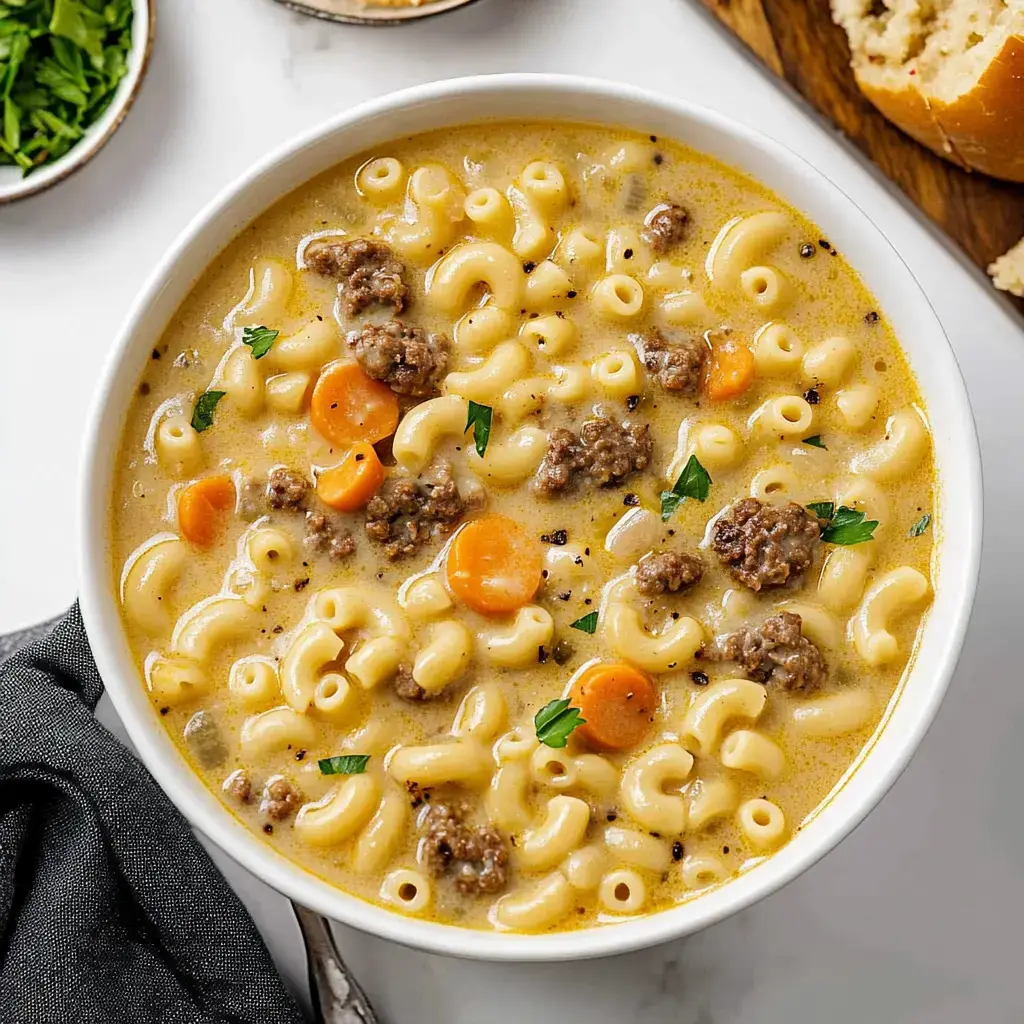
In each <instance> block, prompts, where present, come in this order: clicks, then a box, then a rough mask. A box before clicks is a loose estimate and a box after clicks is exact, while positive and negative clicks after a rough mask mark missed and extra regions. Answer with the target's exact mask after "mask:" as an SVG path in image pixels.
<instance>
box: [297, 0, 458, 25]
mask: <svg viewBox="0 0 1024 1024" xmlns="http://www.w3.org/2000/svg"><path fill="white" fill-rule="evenodd" d="M278 2H279V3H281V4H283V5H284V6H285V7H287V8H288V9H289V10H291V11H295V12H296V14H304V15H306V16H307V17H309V18H319V19H320V20H321V21H333V22H335V23H336V24H339V25H360V26H362V27H364V28H400V27H401V26H402V25H415V24H417V23H419V22H421V21H423V20H424V19H426V18H436V17H437V16H438V15H439V14H452V13H454V12H455V11H461V10H462V9H463V8H464V7H469V6H470V4H474V3H476V2H477V0H432V2H429V3H426V4H424V5H422V6H420V7H380V8H374V7H372V6H366V5H363V6H362V7H361V8H360V12H361V13H358V14H357V13H356V12H355V11H344V12H343V11H331V10H328V9H327V8H326V7H315V6H314V5H313V4H311V3H308V2H303V0H278Z"/></svg>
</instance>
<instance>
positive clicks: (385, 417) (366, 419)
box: [309, 361, 398, 448]
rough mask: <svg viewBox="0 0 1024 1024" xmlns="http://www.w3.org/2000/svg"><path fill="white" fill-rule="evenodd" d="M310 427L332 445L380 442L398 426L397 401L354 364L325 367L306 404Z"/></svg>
mask: <svg viewBox="0 0 1024 1024" xmlns="http://www.w3.org/2000/svg"><path fill="white" fill-rule="evenodd" d="M309 418H310V421H311V422H312V424H313V426H314V427H316V429H317V430H318V431H319V432H320V433H321V434H322V435H323V436H324V437H325V438H327V440H328V441H330V442H332V443H333V444H336V445H339V446H342V447H346V448H347V447H348V446H349V445H353V444H356V443H357V442H359V441H368V442H369V443H370V444H373V442H374V441H380V440H382V439H383V438H385V437H388V436H390V435H391V434H393V433H394V432H395V427H397V426H398V399H397V398H396V397H395V393H394V392H393V391H392V390H391V388H389V387H388V386H387V385H386V384H381V382H380V381H379V380H374V379H373V378H372V377H367V376H366V374H365V373H363V371H362V370H361V369H360V368H359V366H358V365H357V364H356V363H347V362H340V361H339V362H334V363H329V364H328V365H327V366H325V367H324V369H323V372H322V373H321V374H320V376H319V378H318V379H317V382H316V386H315V387H314V388H313V397H312V399H311V400H310V403H309Z"/></svg>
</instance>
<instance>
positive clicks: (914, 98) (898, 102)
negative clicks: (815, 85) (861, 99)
mask: <svg viewBox="0 0 1024 1024" xmlns="http://www.w3.org/2000/svg"><path fill="white" fill-rule="evenodd" d="M856 78H857V85H858V86H859V87H860V91H861V92H862V93H864V95H865V96H866V97H867V98H868V99H869V100H870V101H871V102H872V103H873V104H874V106H876V107H877V108H878V110H879V111H881V113H882V114H884V115H885V116H886V117H887V118H888V119H889V120H890V121H892V123H893V124H894V125H896V127H897V128H900V129H901V130H902V131H905V132H906V133H907V134H908V135H909V136H910V137H911V138H912V139H915V140H916V141H917V142H920V143H921V145H922V146H927V147H928V149H930V150H931V151H932V152H933V153H938V155H939V156H941V157H944V158H945V159H946V160H950V161H951V162H952V163H955V164H957V165H959V166H960V167H963V168H965V169H967V170H969V169H970V167H969V165H968V164H966V163H965V162H964V161H963V160H962V159H961V158H960V156H959V154H958V153H957V151H956V150H955V149H954V148H953V145H952V142H951V141H950V140H949V139H948V138H947V137H946V135H945V133H944V132H943V131H942V128H941V127H940V126H939V122H938V121H937V120H936V119H935V115H934V113H933V111H932V108H931V105H930V104H929V102H928V100H926V99H925V98H924V96H922V95H921V93H920V92H919V91H918V90H917V88H916V86H914V85H912V84H911V81H912V79H911V77H910V76H908V79H907V84H906V86H905V87H904V88H902V89H899V90H896V89H888V88H882V87H880V86H877V85H874V84H872V83H871V82H868V81H866V80H865V79H864V78H862V77H861V76H860V75H859V74H857V75H856Z"/></svg>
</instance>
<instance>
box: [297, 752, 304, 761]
mask: <svg viewBox="0 0 1024 1024" xmlns="http://www.w3.org/2000/svg"><path fill="white" fill-rule="evenodd" d="M305 756H306V752H305V751H304V750H296V751H295V760H296V761H301V760H303V759H304V758H305Z"/></svg>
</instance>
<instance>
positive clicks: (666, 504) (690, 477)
mask: <svg viewBox="0 0 1024 1024" xmlns="http://www.w3.org/2000/svg"><path fill="white" fill-rule="evenodd" d="M711 482H712V481H711V477H710V476H709V475H708V471H707V470H706V469H705V468H704V467H703V466H702V465H701V464H700V460H699V459H698V458H697V456H696V455H691V456H690V458H689V460H688V461H687V463H686V465H685V466H684V467H683V471H682V473H680V474H679V479H678V480H676V482H675V486H673V488H672V490H671V491H662V492H661V518H662V522H665V521H667V520H669V519H671V518H672V513H673V512H675V510H676V509H677V508H679V505H680V503H681V502H683V501H684V500H685V499H687V498H696V499H697V501H706V500H707V497H708V491H709V490H710V488H711Z"/></svg>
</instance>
